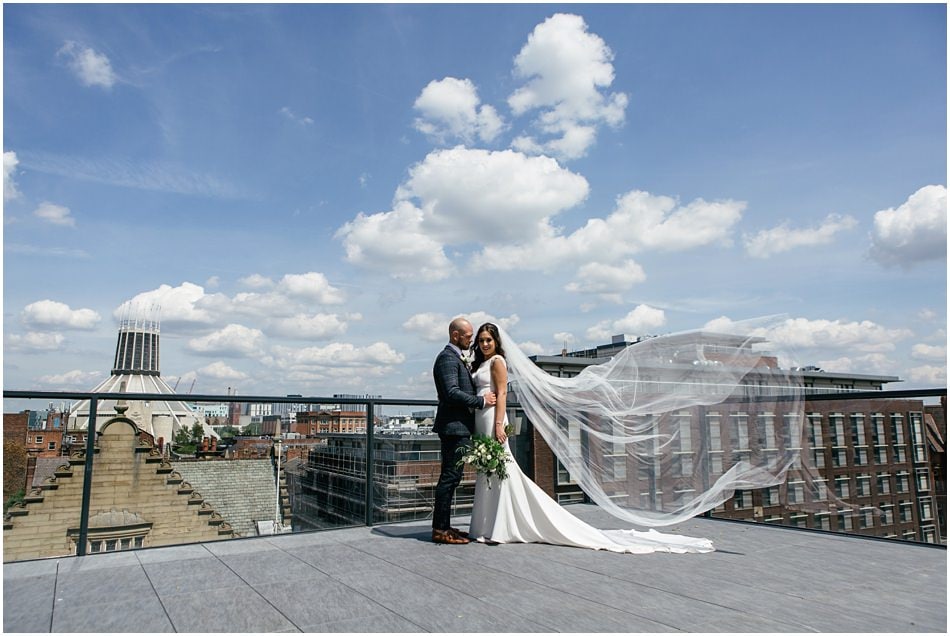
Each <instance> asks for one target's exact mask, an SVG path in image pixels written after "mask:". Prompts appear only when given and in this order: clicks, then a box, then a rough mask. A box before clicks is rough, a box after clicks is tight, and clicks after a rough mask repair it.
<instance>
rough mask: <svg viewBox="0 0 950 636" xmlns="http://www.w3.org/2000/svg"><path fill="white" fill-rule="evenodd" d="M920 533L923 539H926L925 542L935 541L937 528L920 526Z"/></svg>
mask: <svg viewBox="0 0 950 636" xmlns="http://www.w3.org/2000/svg"><path fill="white" fill-rule="evenodd" d="M920 533H921V534H922V535H923V537H924V541H926V542H927V543H936V542H937V530H936V528H934V527H933V526H928V527H926V528H921V529H920Z"/></svg>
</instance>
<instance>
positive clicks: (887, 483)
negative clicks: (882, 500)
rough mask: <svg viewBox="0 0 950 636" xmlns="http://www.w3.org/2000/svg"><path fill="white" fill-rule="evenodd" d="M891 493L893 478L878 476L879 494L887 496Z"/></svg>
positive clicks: (885, 474)
mask: <svg viewBox="0 0 950 636" xmlns="http://www.w3.org/2000/svg"><path fill="white" fill-rule="evenodd" d="M890 492H891V476H890V475H888V474H887V473H881V474H880V475H878V476H877V494H879V495H886V494H889V493H890Z"/></svg>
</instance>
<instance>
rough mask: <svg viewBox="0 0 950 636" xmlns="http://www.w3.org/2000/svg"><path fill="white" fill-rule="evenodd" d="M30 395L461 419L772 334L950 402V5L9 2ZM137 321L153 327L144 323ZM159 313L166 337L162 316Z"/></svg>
mask: <svg viewBox="0 0 950 636" xmlns="http://www.w3.org/2000/svg"><path fill="white" fill-rule="evenodd" d="M3 22H4V34H3V37H4V44H3V47H4V51H3V53H4V80H3V81H4V111H3V113H4V114H3V120H4V121H3V127H4V148H3V151H4V164H3V165H4V225H3V232H4V371H3V373H4V387H5V388H8V389H38V390H89V389H91V388H92V387H94V386H96V385H97V384H99V383H100V382H101V381H102V380H103V379H104V378H105V377H106V376H108V374H109V372H110V369H111V368H112V362H113V356H114V353H115V338H116V331H117V329H118V325H119V321H120V320H123V319H127V318H129V317H130V315H133V314H136V313H141V312H144V314H147V315H144V314H143V315H142V316H139V317H142V318H145V317H147V318H149V319H158V320H160V321H161V333H162V355H161V371H162V375H163V377H164V378H165V379H166V380H167V381H168V382H169V384H171V385H175V384H176V383H180V385H181V386H182V387H193V388H194V391H195V393H201V394H212V393H220V394H225V393H226V392H228V391H237V392H238V393H239V394H244V395H247V394H261V395H287V394H300V395H305V396H329V395H333V394H338V393H339V394H367V393H368V394H373V395H382V396H385V397H389V396H399V397H406V398H432V397H433V396H434V387H433V385H432V379H431V364H432V360H433V358H434V356H435V355H436V353H437V352H438V350H439V349H440V348H441V347H442V345H443V343H444V342H445V341H446V339H447V331H446V327H447V324H448V321H449V320H450V319H451V318H452V317H454V316H456V315H459V314H463V315H467V316H468V317H469V318H470V319H471V320H472V322H473V323H475V325H476V326H478V324H479V323H481V322H483V321H485V320H494V321H497V322H499V323H500V324H502V326H504V327H505V328H506V329H507V330H508V332H510V333H511V334H512V336H513V337H514V338H516V339H517V341H518V343H519V344H520V345H521V346H522V347H523V348H524V349H525V351H526V352H527V353H529V354H532V355H534V354H541V355H554V354H557V353H558V352H560V351H561V349H562V348H564V347H566V348H568V349H583V348H586V347H592V346H596V345H598V344H603V343H607V342H610V339H611V336H612V335H615V334H621V333H623V334H627V335H629V336H631V337H634V338H635V337H636V336H641V335H650V334H661V333H669V332H676V331H682V330H687V329H694V328H710V329H712V328H718V327H722V326H725V325H728V324H729V323H730V322H731V321H737V320H741V319H746V318H753V317H757V316H764V315H772V314H781V315H785V316H787V320H785V321H784V323H782V324H781V326H780V327H779V328H777V329H775V330H773V331H771V332H770V333H768V334H766V335H767V336H768V337H769V338H770V339H772V340H773V341H774V342H776V344H777V345H779V346H781V347H783V348H789V349H791V350H793V351H794V352H795V356H796V357H795V359H789V360H784V361H783V363H784V364H786V365H788V366H810V365H814V366H818V367H822V368H824V369H827V370H829V371H835V372H851V373H859V374H860V373H866V374H880V375H896V376H899V377H900V378H901V379H902V380H904V382H903V383H902V384H899V385H891V386H890V387H889V388H916V387H937V386H946V360H947V358H946V345H947V335H946V304H947V299H946V291H947V284H946V282H947V279H946V272H947V269H946V268H947V263H946V255H947V250H946V247H947V246H946V227H947V202H946V175H947V145H946V140H947V134H946V133H947V131H946V112H947V111H946V94H947V84H946V78H947V68H946V6H945V4H943V3H925V4H914V5H903V4H887V5H877V4H873V5H824V4H804V5H777V4H775V5H771V4H762V5H647V4H599V5H586V4H576V5H562V4H557V5H545V4H523V5H522V4H519V5H491V6H486V5H478V4H474V5H440V4H432V5H400V4H391V5H390V4H382V5H331V4H323V5H300V4H293V5H245V4H240V5H229V4H207V5H205V4H175V5H172V4H159V5H137V4H120V5H112V4H102V5H54V4H6V5H4V6H3ZM130 305H134V307H131V308H130ZM155 314H158V315H157V316H156V315H155Z"/></svg>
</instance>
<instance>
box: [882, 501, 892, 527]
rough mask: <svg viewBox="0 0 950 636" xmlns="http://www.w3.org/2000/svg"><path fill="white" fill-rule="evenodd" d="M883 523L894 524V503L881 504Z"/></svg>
mask: <svg viewBox="0 0 950 636" xmlns="http://www.w3.org/2000/svg"><path fill="white" fill-rule="evenodd" d="M881 525H884V526H891V525H894V504H883V505H882V506H881Z"/></svg>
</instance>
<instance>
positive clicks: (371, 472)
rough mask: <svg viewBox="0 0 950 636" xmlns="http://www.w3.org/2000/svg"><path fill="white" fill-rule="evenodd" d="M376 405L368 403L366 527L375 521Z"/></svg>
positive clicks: (371, 402) (370, 401)
mask: <svg viewBox="0 0 950 636" xmlns="http://www.w3.org/2000/svg"><path fill="white" fill-rule="evenodd" d="M374 411H375V403H374V402H373V401H372V400H369V401H367V402H366V519H365V521H366V525H368V526H372V525H373V524H374V522H375V520H374V519H373V477H374V476H375V474H376V469H375V467H374V466H373V459H374V457H373V456H374V452H373V414H374Z"/></svg>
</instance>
